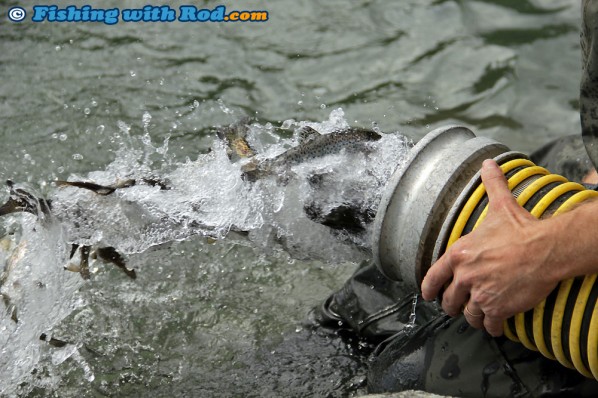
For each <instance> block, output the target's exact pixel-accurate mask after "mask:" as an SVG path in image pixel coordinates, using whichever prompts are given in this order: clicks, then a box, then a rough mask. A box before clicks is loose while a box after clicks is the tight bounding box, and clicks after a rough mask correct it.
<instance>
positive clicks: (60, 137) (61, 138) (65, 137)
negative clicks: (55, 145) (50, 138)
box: [58, 133, 69, 141]
mask: <svg viewBox="0 0 598 398" xmlns="http://www.w3.org/2000/svg"><path fill="white" fill-rule="evenodd" d="M67 138H69V136H68V135H66V133H61V134H60V135H59V136H58V139H59V140H60V141H66V140H67Z"/></svg>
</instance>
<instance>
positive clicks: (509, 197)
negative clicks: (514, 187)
mask: <svg viewBox="0 0 598 398" xmlns="http://www.w3.org/2000/svg"><path fill="white" fill-rule="evenodd" d="M482 182H483V183H484V187H485V188H486V192H487V193H488V199H489V200H490V204H489V206H493V204H495V205H496V204H498V205H500V204H505V203H509V202H513V203H515V204H516V202H517V201H516V200H515V198H514V197H513V194H512V193H511V191H510V190H509V185H508V183H507V179H506V177H505V175H504V174H503V172H502V170H501V169H500V167H499V166H498V164H497V163H496V161H494V160H493V159H486V160H484V163H483V164H482Z"/></svg>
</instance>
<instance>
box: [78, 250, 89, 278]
mask: <svg viewBox="0 0 598 398" xmlns="http://www.w3.org/2000/svg"><path fill="white" fill-rule="evenodd" d="M90 250H91V248H90V247H89V246H81V262H80V263H79V274H80V275H81V278H83V279H85V280H87V279H89V278H90V277H91V274H90V272H89V251H90Z"/></svg>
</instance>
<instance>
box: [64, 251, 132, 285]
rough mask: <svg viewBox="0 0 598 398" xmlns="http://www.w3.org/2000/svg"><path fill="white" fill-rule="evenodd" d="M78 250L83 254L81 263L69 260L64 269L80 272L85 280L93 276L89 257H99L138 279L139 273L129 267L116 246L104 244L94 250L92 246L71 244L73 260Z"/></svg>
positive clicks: (71, 257) (130, 276)
mask: <svg viewBox="0 0 598 398" xmlns="http://www.w3.org/2000/svg"><path fill="white" fill-rule="evenodd" d="M77 250H79V251H80V253H81V256H80V260H79V264H78V265H77V264H73V263H72V262H69V263H67V264H66V265H65V267H64V269H65V270H67V271H71V272H78V273H79V274H81V277H82V278H83V279H85V280H87V279H89V278H90V277H91V275H90V271H89V258H90V257H91V258H92V259H97V258H99V259H100V260H102V261H104V262H108V263H112V264H114V265H116V266H117V267H118V268H120V269H121V270H122V271H123V272H124V273H125V275H127V276H128V277H129V278H131V279H136V278H137V274H136V273H135V270H134V269H129V268H127V262H126V260H125V259H124V257H123V256H122V255H121V254H120V253H119V252H118V251H117V250H116V249H115V248H114V247H111V246H104V247H97V248H95V249H93V250H92V247H91V246H85V245H83V246H79V245H77V244H73V245H71V254H70V259H71V260H72V259H73V257H75V254H76V253H77Z"/></svg>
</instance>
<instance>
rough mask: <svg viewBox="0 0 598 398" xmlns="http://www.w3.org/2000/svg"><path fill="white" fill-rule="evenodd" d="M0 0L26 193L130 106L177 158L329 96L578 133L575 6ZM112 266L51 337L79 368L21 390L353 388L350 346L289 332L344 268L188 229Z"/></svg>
mask: <svg viewBox="0 0 598 398" xmlns="http://www.w3.org/2000/svg"><path fill="white" fill-rule="evenodd" d="M20 4H21V5H23V6H24V7H25V8H26V9H28V10H31V7H32V6H33V5H34V4H36V3H32V2H20ZM55 4H58V5H67V4H71V3H69V2H55ZM145 4H146V3H140V2H134V1H104V2H102V6H103V7H106V8H108V7H119V8H121V9H122V8H132V7H136V6H137V7H139V6H143V5H145ZM169 4H170V5H171V7H173V8H176V7H177V6H178V5H180V4H186V2H171V3H169ZM219 4H221V3H219V2H214V1H202V2H198V4H197V5H198V7H206V8H213V7H215V6H217V5H219ZM10 5H12V4H9V3H8V2H6V1H1V2H0V13H1V14H2V17H0V50H1V52H0V71H1V77H2V83H1V85H0V120H1V121H2V123H1V127H0V139H1V140H2V147H1V148H2V151H0V180H6V179H13V180H15V181H29V182H31V183H32V184H34V185H37V186H43V183H44V182H46V181H51V180H53V179H56V178H62V179H64V178H67V177H68V176H69V175H70V174H71V173H77V174H80V175H84V174H85V173H87V172H90V171H93V170H101V169H103V168H104V167H105V166H106V165H107V164H109V163H110V162H111V161H112V160H114V157H115V151H116V149H118V148H119V145H120V142H119V140H118V138H115V134H117V133H118V123H119V121H122V122H124V123H126V124H127V125H130V126H131V133H132V134H141V133H142V132H143V122H142V116H143V114H144V113H146V112H148V113H149V114H150V115H151V123H150V124H149V126H148V130H149V132H150V134H151V136H152V138H153V140H154V142H162V140H164V139H165V138H166V137H167V136H169V137H170V144H169V153H170V155H172V156H173V159H174V160H175V161H176V160H178V161H183V160H184V159H185V158H186V157H189V158H191V159H194V158H195V157H196V156H197V154H199V153H204V152H206V151H207V149H208V147H209V145H210V143H211V142H212V140H213V139H214V137H215V136H214V134H213V126H216V125H224V124H228V123H230V122H232V121H234V120H236V119H237V118H238V117H239V116H241V115H250V116H253V117H255V118H257V120H259V121H260V122H261V123H267V122H270V123H272V124H273V125H275V126H280V125H281V123H282V122H283V121H284V120H287V119H291V118H292V119H295V120H315V121H322V120H325V119H327V118H328V115H329V113H330V111H331V110H332V109H335V108H339V107H341V108H342V109H343V110H344V112H345V115H346V118H347V120H348V121H349V122H350V123H351V124H352V125H355V126H362V127H371V126H372V124H374V123H375V124H377V125H378V126H379V127H380V128H381V129H382V130H383V131H400V132H401V133H404V134H406V135H408V136H410V137H412V138H413V139H414V140H416V139H418V138H420V137H422V136H423V135H424V134H425V133H427V132H428V131H430V130H432V129H433V128H435V127H438V126H441V125H445V124H448V123H460V124H465V125H466V126H468V127H470V128H471V129H472V130H473V131H474V132H476V133H477V134H478V135H486V136H490V137H493V138H495V139H497V140H499V141H501V142H504V143H505V144H507V145H508V146H510V147H511V148H513V149H516V150H521V151H531V150H533V149H534V148H537V147H538V146H540V145H541V144H543V143H545V142H547V141H549V140H550V139H552V138H554V137H558V136H562V135H565V134H578V133H579V126H578V125H579V121H578V109H577V92H578V84H579V70H580V48H579V29H578V26H579V19H580V10H579V3H578V2H571V1H565V0H560V1H559V0H552V1H542V2H540V1H516V0H511V1H443V0H436V1H432V0H427V1H415V0H412V1H401V2H388V1H382V0H379V1H374V0H363V1H350V2H347V1H339V0H335V1H327V2H317V1H315V0H306V1H300V2H295V1H272V2H258V1H243V2H237V3H234V2H227V3H226V6H227V7H228V8H229V9H231V10H232V9H250V10H251V9H266V10H267V11H268V12H269V15H270V19H269V21H267V22H265V23H259V24H250V23H246V24H232V23H228V24H224V23H214V24H183V23H154V24H152V23H145V24H125V23H119V24H117V25H114V26H106V25H104V24H84V23H70V24H69V23H65V24H57V23H53V24H51V23H40V24H35V23H32V22H31V21H24V22H22V23H19V24H16V23H11V22H9V21H8V20H7V19H6V17H5V11H6V9H7V7H8V6H10ZM94 5H95V4H94ZM156 5H158V4H156ZM96 6H99V5H96ZM223 109H224V110H223ZM5 198H6V191H5V192H4V193H3V194H2V200H4V199H5ZM129 262H130V266H132V267H135V268H137V270H138V275H139V277H138V279H137V280H136V281H129V280H127V279H125V278H124V276H123V274H122V273H120V272H119V271H118V270H116V269H111V268H106V269H105V270H100V271H99V272H98V273H97V274H95V275H94V278H93V279H92V281H91V282H90V283H87V284H86V285H85V287H83V288H82V290H81V292H80V296H81V297H82V298H83V299H84V300H85V301H86V302H87V303H88V304H87V305H86V306H85V307H84V308H82V309H78V310H77V311H75V312H74V313H73V314H71V316H70V317H69V318H67V319H66V320H65V321H64V322H62V323H61V324H60V325H59V327H58V328H57V329H56V331H55V332H56V334H57V335H60V336H61V337H63V338H64V339H65V340H69V341H76V342H78V343H80V344H81V346H82V347H83V346H84V347H88V349H81V350H80V351H81V355H82V356H83V358H84V359H85V361H86V362H87V363H88V364H89V366H90V367H91V369H92V371H93V374H94V376H95V378H94V380H93V381H89V380H87V379H86V378H85V375H84V372H83V370H82V369H81V366H80V365H79V364H78V363H77V362H76V361H75V360H73V359H68V360H66V361H65V362H63V363H61V364H59V365H53V364H52V361H51V360H50V359H48V358H46V359H45V360H44V361H42V362H41V363H40V364H39V366H38V367H37V368H36V369H35V375H34V376H33V377H32V380H31V381H29V382H27V383H25V384H24V385H22V386H21V387H20V389H19V391H21V394H22V395H25V396H27V395H29V396H52V395H54V396H61V397H63V396H171V395H172V394H175V395H177V396H305V395H315V396H327V395H330V396H343V395H351V394H360V393H363V392H364V391H365V390H364V387H363V380H364V374H365V372H366V371H365V366H364V365H363V364H362V363H361V360H360V359H359V358H358V356H356V355H354V351H353V350H352V348H355V347H347V346H346V344H345V342H342V341H340V340H339V339H335V338H330V337H327V336H324V335H322V333H319V332H312V331H310V330H308V329H307V328H306V327H303V326H302V321H303V320H304V319H305V318H306V316H307V313H308V312H309V309H310V308H311V307H313V306H314V305H316V304H318V303H319V302H321V301H322V300H323V299H325V298H326V296H327V295H328V294H329V293H330V292H331V291H333V290H334V289H336V288H338V287H340V286H341V285H342V283H343V281H344V280H345V279H346V278H347V276H348V275H350V273H351V272H352V270H353V268H354V267H355V265H354V264H339V265H338V266H329V265H322V264H319V263H310V262H300V261H292V260H289V259H288V258H287V257H286V256H285V255H283V254H277V255H260V254H256V253H255V252H254V251H253V250H251V249H249V248H246V247H242V246H238V245H233V244H229V243H226V242H217V243H216V244H214V245H207V244H206V243H205V242H203V241H202V240H200V239H194V240H191V241H188V242H183V243H178V244H174V245H171V246H167V247H162V248H159V249H156V250H154V251H151V252H147V253H143V254H140V255H136V256H131V257H130V258H129ZM48 355H49V356H51V352H50V350H49V351H48Z"/></svg>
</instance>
